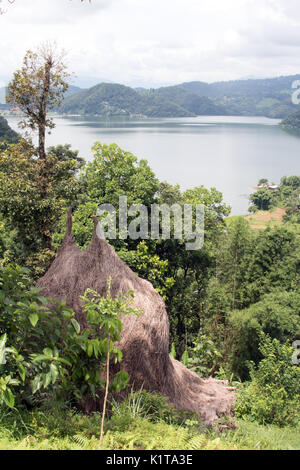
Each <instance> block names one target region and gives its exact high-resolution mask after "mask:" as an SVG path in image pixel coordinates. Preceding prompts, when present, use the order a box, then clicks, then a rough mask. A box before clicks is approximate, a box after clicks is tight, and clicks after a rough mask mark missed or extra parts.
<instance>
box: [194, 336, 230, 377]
mask: <svg viewBox="0 0 300 470" xmlns="http://www.w3.org/2000/svg"><path fill="white" fill-rule="evenodd" d="M221 357H222V355H221V353H220V352H219V351H218V349H217V348H216V346H215V344H214V342H213V341H212V340H211V339H209V337H207V336H206V335H204V334H201V332H199V334H198V337H197V338H196V339H195V341H193V347H190V348H189V355H188V361H187V366H188V367H189V369H191V370H192V371H193V372H196V374H198V375H200V377H207V376H209V375H210V373H211V371H212V370H213V368H214V367H215V366H216V365H217V364H218V362H219V361H220V358H221Z"/></svg>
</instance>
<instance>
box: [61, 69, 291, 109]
mask: <svg viewBox="0 0 300 470" xmlns="http://www.w3.org/2000/svg"><path fill="white" fill-rule="evenodd" d="M299 79H300V75H291V76H287V77H278V78H268V79H249V80H233V81H228V82H216V83H205V82H188V83H182V84H180V85H175V86H168V87H161V88H157V89H145V88H136V89H133V88H130V87H128V86H124V85H119V84H111V83H101V84H99V85H96V86H94V87H92V88H89V89H87V90H79V91H77V90H76V89H72V90H70V91H71V93H70V92H69V95H68V96H66V99H65V101H64V104H63V106H62V108H61V110H62V112H63V113H71V114H96V115H100V116H103V117H105V116H130V115H142V116H146V117H185V116H201V115H215V116H219V115H237V116H266V117H270V118H285V117H286V116H288V115H289V114H291V113H293V112H295V111H296V110H297V106H296V105H294V104H293V103H292V100H291V95H292V92H293V89H292V83H293V81H294V80H299ZM73 88H74V87H73Z"/></svg>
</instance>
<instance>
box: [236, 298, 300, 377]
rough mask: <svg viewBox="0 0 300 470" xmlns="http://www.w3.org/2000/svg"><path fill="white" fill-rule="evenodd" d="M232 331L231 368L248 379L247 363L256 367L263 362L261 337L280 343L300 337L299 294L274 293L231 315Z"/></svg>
mask: <svg viewBox="0 0 300 470" xmlns="http://www.w3.org/2000/svg"><path fill="white" fill-rule="evenodd" d="M229 327H230V328H231V330H232V345H231V358H230V364H231V367H232V369H233V371H234V372H235V373H236V374H238V375H239V376H240V377H242V378H243V379H245V378H248V377H249V372H248V367H247V361H249V360H251V361H254V362H255V363H256V364H257V363H258V361H259V360H260V359H261V358H262V355H261V350H260V348H259V338H260V335H261V333H265V334H268V335H269V336H270V337H271V338H276V339H278V340H279V341H280V342H285V341H287V340H293V339H296V337H297V335H299V334H300V295H299V293H298V292H284V291H282V292H276V293H275V292H274V293H270V294H267V295H265V296H264V297H263V299H262V300H261V301H260V302H257V303H255V304H253V305H251V306H250V307H249V308H247V309H244V310H236V311H234V312H233V313H232V314H231V316H230V319H229Z"/></svg>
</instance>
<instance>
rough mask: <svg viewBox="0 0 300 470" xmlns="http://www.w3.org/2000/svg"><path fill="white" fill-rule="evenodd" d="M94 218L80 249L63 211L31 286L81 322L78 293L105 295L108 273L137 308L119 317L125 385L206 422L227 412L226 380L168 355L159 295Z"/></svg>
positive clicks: (166, 329)
mask: <svg viewBox="0 0 300 470" xmlns="http://www.w3.org/2000/svg"><path fill="white" fill-rule="evenodd" d="M97 224H98V220H97V219H96V217H95V228H94V234H93V238H92V241H91V243H90V245H89V246H88V248H87V249H86V250H85V251H82V250H80V249H79V248H78V246H77V245H76V244H75V242H74V239H73V233H72V215H71V213H70V211H69V214H68V226H67V233H66V235H65V238H64V241H63V244H62V246H61V248H60V250H59V253H58V255H57V257H56V259H55V260H54V261H53V263H52V265H51V266H50V268H49V270H48V271H47V273H46V274H45V275H44V277H42V278H41V279H40V280H39V281H38V283H37V286H38V287H40V288H42V292H43V294H44V295H45V296H47V297H52V298H56V299H59V300H65V301H66V303H67V306H68V307H71V308H72V309H73V310H74V311H75V313H76V318H77V320H78V321H79V323H80V324H81V325H82V326H85V317H84V313H83V312H82V301H81V300H80V296H81V295H83V294H84V292H85V290H86V289H87V288H91V289H93V290H95V291H96V292H98V293H100V294H101V295H103V296H105V295H106V292H107V286H108V279H109V278H112V285H111V293H112V295H113V296H114V295H116V294H117V293H120V292H123V293H124V292H126V291H128V290H134V293H135V296H134V303H135V306H136V308H137V309H139V310H143V312H144V313H143V314H142V315H140V316H139V317H136V316H134V315H132V316H126V317H124V318H123V331H122V334H121V341H120V345H119V346H120V349H121V350H122V352H123V361H122V364H121V367H122V369H124V370H126V371H127V372H128V373H129V374H130V386H131V387H134V389H136V390H138V389H140V388H141V386H143V387H144V389H146V390H148V391H156V392H160V393H161V394H163V395H165V396H166V397H168V399H169V401H170V402H171V403H172V404H173V405H174V406H175V408H177V409H179V410H187V411H189V412H196V413H199V414H200V415H201V417H202V419H203V421H204V423H206V424H210V423H213V422H214V421H215V420H216V419H217V418H218V417H219V416H222V415H227V416H229V415H230V414H231V412H232V404H233V401H234V396H235V395H234V393H232V389H231V388H230V387H228V384H227V382H226V381H221V380H214V379H212V378H211V379H208V380H203V379H201V378H200V377H199V376H198V375H196V374H195V373H193V372H191V371H190V370H189V369H187V368H186V367H185V366H184V365H183V364H182V363H180V362H178V361H176V360H174V359H172V358H171V357H170V356H169V320H168V315H167V312H166V307H165V304H164V301H163V299H162V298H161V296H160V295H159V294H158V293H157V292H156V291H155V290H154V288H153V286H152V284H150V282H148V281H146V280H144V279H141V278H139V277H138V276H137V275H136V274H135V273H134V272H133V271H132V270H131V269H130V268H129V267H128V266H127V265H126V264H125V263H123V261H121V260H120V258H119V257H118V256H117V254H116V253H115V251H114V249H113V248H112V247H111V246H110V245H109V244H108V243H107V242H106V240H101V239H100V238H99V237H98V236H97Z"/></svg>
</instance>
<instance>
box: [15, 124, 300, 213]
mask: <svg viewBox="0 0 300 470" xmlns="http://www.w3.org/2000/svg"><path fill="white" fill-rule="evenodd" d="M18 120H19V118H17V117H8V123H9V125H10V126H11V127H12V128H13V129H17V122H18ZM55 123H56V128H55V129H54V130H53V131H52V134H51V135H49V136H47V145H48V146H50V145H57V144H65V143H71V144H72V148H73V149H77V150H79V153H80V156H82V157H84V158H85V159H86V160H90V159H91V158H92V154H91V146H92V144H93V143H94V142H95V141H100V142H101V143H106V144H110V143H112V142H115V143H117V144H118V145H119V146H120V147H122V148H123V149H124V150H127V151H130V152H132V153H133V154H134V155H136V156H137V157H138V158H146V159H147V160H148V162H149V165H150V166H151V168H152V169H153V170H154V171H155V173H156V175H157V176H158V178H159V179H160V180H161V181H168V182H169V183H172V184H175V183H179V184H180V186H181V188H182V189H187V188H191V187H194V186H200V185H202V184H203V185H204V186H205V187H207V188H210V187H215V188H217V189H218V190H219V191H221V192H222V193H223V195H224V200H225V201H226V202H227V203H228V204H229V205H231V207H232V214H233V215H238V214H246V213H247V209H248V198H249V194H250V193H251V192H252V191H253V189H252V187H253V186H254V185H256V184H257V182H258V180H259V179H260V178H268V179H269V181H272V182H274V183H278V182H279V181H280V178H281V177H282V176H290V175H293V174H298V175H299V174H300V159H299V150H300V137H297V136H293V135H290V134H288V133H286V132H285V131H283V130H282V129H281V128H280V127H279V126H278V123H279V120H277V119H268V118H264V117H240V116H238V117H237V116H199V117H195V118H170V119H126V118H120V119H114V120H106V121H104V120H103V119H100V118H97V117H82V116H80V117H66V116H64V117H56V118H55Z"/></svg>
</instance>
